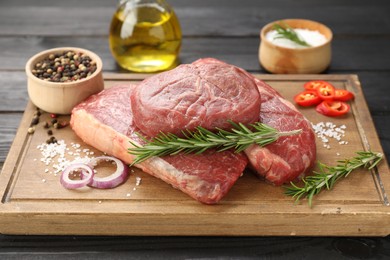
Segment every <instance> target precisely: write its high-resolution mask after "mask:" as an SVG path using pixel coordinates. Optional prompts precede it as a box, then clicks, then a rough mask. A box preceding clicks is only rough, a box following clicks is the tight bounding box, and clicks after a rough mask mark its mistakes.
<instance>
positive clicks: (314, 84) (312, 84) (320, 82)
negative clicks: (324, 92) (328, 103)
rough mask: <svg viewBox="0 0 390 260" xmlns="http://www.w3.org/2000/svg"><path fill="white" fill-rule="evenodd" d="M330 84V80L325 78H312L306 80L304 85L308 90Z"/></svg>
mask: <svg viewBox="0 0 390 260" xmlns="http://www.w3.org/2000/svg"><path fill="white" fill-rule="evenodd" d="M328 84H329V82H327V81H324V80H311V81H308V82H306V83H305V84H304V85H303V87H304V88H305V89H307V90H316V89H317V88H319V87H320V86H323V85H328Z"/></svg>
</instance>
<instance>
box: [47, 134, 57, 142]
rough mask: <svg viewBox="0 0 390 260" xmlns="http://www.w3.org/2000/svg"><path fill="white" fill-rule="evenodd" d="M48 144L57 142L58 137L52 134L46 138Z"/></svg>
mask: <svg viewBox="0 0 390 260" xmlns="http://www.w3.org/2000/svg"><path fill="white" fill-rule="evenodd" d="M46 143H47V144H54V143H57V139H56V138H55V137H54V136H51V137H50V138H49V139H47V140H46Z"/></svg>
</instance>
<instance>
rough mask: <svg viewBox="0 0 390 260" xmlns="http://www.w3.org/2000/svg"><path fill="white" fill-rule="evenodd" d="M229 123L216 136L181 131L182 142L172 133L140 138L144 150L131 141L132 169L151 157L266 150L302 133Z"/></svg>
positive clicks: (205, 131)
mask: <svg viewBox="0 0 390 260" xmlns="http://www.w3.org/2000/svg"><path fill="white" fill-rule="evenodd" d="M229 122H230V123H231V125H232V127H233V128H232V129H231V131H226V130H223V129H219V128H217V129H216V132H212V131H210V130H207V129H205V128H203V127H197V128H196V130H195V131H193V132H191V131H188V130H186V131H183V132H182V133H183V136H184V138H182V137H178V136H176V135H174V134H172V133H160V134H159V135H157V136H156V137H154V138H152V139H151V140H147V139H146V138H145V137H142V136H141V138H142V139H143V140H144V141H145V142H146V144H145V145H144V146H139V145H136V144H135V143H134V142H131V141H130V143H131V144H132V145H133V147H132V148H129V149H128V152H129V153H130V154H132V155H135V156H136V158H135V160H134V162H133V163H132V165H134V164H137V163H140V162H143V161H145V160H147V159H149V158H151V157H153V156H164V155H175V154H178V153H180V152H184V153H195V154H200V153H203V152H204V151H206V150H208V149H211V148H215V149H217V151H218V152H222V151H225V150H228V149H235V152H237V153H239V152H242V151H244V150H245V149H246V148H248V147H249V146H250V145H252V144H257V145H260V146H265V145H268V144H270V143H272V142H275V141H276V140H277V139H278V138H279V137H282V136H288V135H296V134H300V133H301V132H302V130H301V129H298V130H293V131H288V132H279V131H277V130H276V129H275V128H272V127H270V126H268V125H265V124H262V123H259V122H257V123H254V124H251V125H249V126H248V127H247V126H245V125H244V124H242V123H235V122H232V121H229ZM251 129H253V130H251ZM138 135H139V134H138ZM139 136H140V135H139Z"/></svg>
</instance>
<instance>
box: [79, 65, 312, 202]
mask: <svg viewBox="0 0 390 260" xmlns="http://www.w3.org/2000/svg"><path fill="white" fill-rule="evenodd" d="M218 67H221V69H218ZM195 72H196V73H195ZM208 73H209V74H208ZM168 76H169V77H168ZM166 77H167V78H166ZM206 78H207V81H206V80H205V79H206ZM203 81H204V82H203ZM183 82H188V84H195V85H192V87H193V88H195V89H197V88H200V90H199V91H198V92H196V91H195V92H194V91H191V89H190V87H191V86H190V85H186V84H183ZM199 82H203V83H199ZM152 83H153V84H156V85H157V86H152V85H151V84H152ZM179 83H180V84H179ZM159 84H161V87H159ZM170 84H172V85H174V86H175V85H176V84H178V85H177V86H176V87H171V85H170ZM229 84H230V85H229ZM241 84H246V85H245V86H246V87H244V86H242V85H241ZM141 85H142V86H143V87H142V88H140V87H135V86H130V85H128V86H117V87H113V88H111V89H108V90H104V91H102V92H101V93H99V94H97V95H94V96H91V97H90V98H88V99H87V100H86V101H84V102H83V103H81V104H79V105H78V106H76V107H75V108H74V109H73V111H72V118H71V125H72V128H73V130H74V131H75V132H76V134H77V135H78V136H79V137H81V138H82V139H83V141H85V142H86V143H88V144H90V145H92V146H94V147H95V148H97V149H99V150H101V151H103V152H106V153H107V154H110V155H113V156H115V157H117V158H120V159H122V160H124V161H126V162H127V163H131V162H132V161H133V160H134V156H132V155H130V154H129V153H128V151H127V150H128V148H129V147H130V143H129V140H133V141H135V142H139V143H142V142H141V141H140V139H139V138H138V136H137V135H136V134H135V132H139V133H141V134H148V135H149V136H153V135H155V134H157V133H158V132H159V131H170V132H174V133H179V132H180V131H181V130H183V129H184V128H193V127H194V126H196V125H198V124H201V125H203V126H204V127H208V128H212V127H215V126H219V127H225V125H224V122H226V120H227V119H232V120H234V121H237V122H245V123H250V122H254V121H259V120H260V121H262V122H264V123H266V124H268V125H270V126H272V127H275V128H276V129H278V130H280V131H289V130H295V129H302V130H303V132H302V134H300V135H295V136H286V137H282V138H280V139H279V140H278V141H276V142H274V143H272V144H270V145H268V146H267V147H264V148H261V147H258V146H256V145H252V146H251V147H250V148H248V149H247V150H246V151H245V154H246V155H247V157H248V158H249V162H250V163H251V168H253V169H254V170H255V171H256V172H257V174H258V175H259V176H263V177H265V179H266V180H268V181H270V182H272V183H274V184H275V185H280V184H282V183H285V182H289V181H291V180H293V179H295V178H297V177H298V176H299V175H301V174H304V173H305V172H307V171H308V170H309V169H310V168H311V167H312V166H313V164H314V162H315V157H316V147H315V136H314V133H313V131H312V129H311V125H310V122H309V121H308V120H307V119H306V118H305V117H304V116H303V115H302V114H301V113H300V112H299V111H298V110H297V109H296V108H295V107H294V106H293V105H292V104H291V103H290V102H288V101H286V100H285V99H283V98H282V97H281V96H280V95H279V93H278V92H277V91H275V90H274V89H272V88H271V87H270V86H268V85H267V84H265V83H264V82H262V81H260V80H258V79H256V78H255V77H254V76H252V75H251V74H249V73H247V72H246V71H244V70H242V69H240V68H238V67H234V66H231V65H228V64H226V63H224V62H221V61H218V60H215V59H211V58H209V59H201V60H198V61H196V62H194V63H193V64H192V65H191V66H185V65H183V66H179V67H178V68H177V69H174V70H172V71H170V72H166V73H161V74H158V75H156V76H152V77H150V78H149V79H147V80H146V82H143V83H142V84H141ZM221 85H223V86H221ZM164 86H165V88H164ZM179 86H182V87H183V89H184V90H183V92H182V93H181V92H178V91H179V89H180V88H179ZM226 86H230V88H234V87H237V86H239V87H238V88H239V89H240V91H238V92H234V91H231V90H230V88H228V89H226ZM148 87H150V89H148ZM253 88H255V90H253ZM145 89H146V90H145ZM153 89H154V90H153ZM216 89H221V90H224V91H226V93H224V94H222V93H219V94H218V95H216V94H215V93H216ZM170 91H171V92H172V93H170ZM213 91H214V92H215V93H214V92H213ZM203 92H207V93H208V94H207V95H206V96H205V97H203ZM217 92H218V91H217ZM162 93H165V94H162ZM194 93H195V94H194ZM210 93H214V94H213V95H212V94H210ZM249 93H252V95H253V100H252V99H251V96H250V95H249ZM259 93H260V94H259ZM182 94H183V95H182ZM143 95H145V96H146V97H148V98H151V100H152V101H150V100H148V98H144V97H143ZM191 95H195V96H196V98H195V99H193V100H192V99H191ZM222 96H223V98H222ZM157 97H158V98H157ZM237 97H240V98H237ZM139 98H140V100H138V99H139ZM213 98H215V99H217V100H219V101H220V100H223V101H224V102H222V103H219V101H218V102H217V103H215V104H219V105H221V106H222V107H223V109H221V111H219V110H218V109H217V110H215V109H216V107H213V106H214V105H215V104H214V103H213V102H212V99H213ZM258 98H260V102H258V101H257V99H258ZM159 99H163V100H159ZM164 99H167V100H168V101H167V100H164ZM203 99H204V100H208V101H207V102H203V101H202V102H203V103H202V102H201V101H200V100H203ZM228 99H232V100H234V102H233V101H231V100H230V101H228ZM172 100H174V101H175V100H176V101H177V102H173V103H175V104H176V105H175V106H171V103H172V102H171V101H172ZM191 100H192V101H191ZM188 102H195V104H194V106H191V105H189V103H188ZM134 103H136V105H135V104H134ZM225 103H226V106H224V105H223V104H225ZM236 103H237V104H236ZM260 103H261V111H260V109H259V108H260ZM153 104H158V106H154V105H153ZM202 104H205V105H206V104H207V106H208V109H206V110H203V108H202V106H201V105H202ZM210 104H211V105H210ZM255 104H257V105H256V106H257V107H256V106H255ZM160 106H161V110H163V112H159V110H158V108H159V107H160ZM175 109H177V110H178V111H179V114H175V113H176V112H175ZM198 109H199V110H200V112H197V110H198ZM143 110H145V111H146V112H145V111H143ZM241 110H242V111H241ZM151 111H154V112H153V113H152V112H151ZM183 111H184V112H183ZM189 111H191V112H189ZM202 111H203V112H202ZM205 111H206V112H205ZM212 111H213V112H212ZM253 111H254V112H256V116H255V118H254V115H253V114H254V112H253ZM142 113H144V114H145V115H144V114H142ZM186 113H187V115H186ZM188 115H191V116H188ZM259 115H260V116H259ZM137 116H138V119H137ZM143 116H145V118H144V117H143ZM176 116H177V117H178V118H176ZM187 116H188V117H187ZM198 116H199V117H200V118H201V119H198V118H197V117H198ZM240 116H242V117H243V118H242V119H241V118H240ZM152 119H155V120H156V121H155V122H153V120H152ZM210 120H211V121H210ZM142 121H144V122H142ZM166 121H167V122H166ZM214 121H215V122H216V123H215V122H214ZM143 123H145V124H143ZM160 124H161V126H162V128H160ZM139 125H140V128H138V126H139ZM228 126H229V127H230V125H228ZM141 127H144V128H145V131H147V132H148V133H145V132H144V130H143V129H141ZM152 128H153V129H152ZM169 129H171V130H169ZM148 130H149V131H148ZM248 158H246V156H245V155H243V154H235V153H233V152H231V151H225V152H222V153H216V152H215V151H207V152H205V153H204V154H201V155H193V154H192V155H184V154H180V155H177V156H166V157H162V158H152V159H149V160H147V161H145V162H143V163H141V164H138V165H137V167H139V168H141V169H142V170H143V171H145V172H147V173H149V174H151V175H153V176H155V177H158V178H160V179H162V180H164V181H165V182H167V183H169V184H171V185H172V186H174V187H175V188H178V189H180V190H182V191H183V192H185V193H187V194H188V195H190V196H191V197H193V198H195V199H197V200H199V201H201V202H203V203H208V204H212V203H216V202H218V201H219V200H220V199H221V198H222V197H223V196H225V195H226V193H227V192H228V191H229V189H230V188H231V187H232V185H233V184H234V183H235V181H236V180H237V179H238V178H239V176H240V175H241V174H242V172H243V170H244V168H245V167H246V165H247V162H248Z"/></svg>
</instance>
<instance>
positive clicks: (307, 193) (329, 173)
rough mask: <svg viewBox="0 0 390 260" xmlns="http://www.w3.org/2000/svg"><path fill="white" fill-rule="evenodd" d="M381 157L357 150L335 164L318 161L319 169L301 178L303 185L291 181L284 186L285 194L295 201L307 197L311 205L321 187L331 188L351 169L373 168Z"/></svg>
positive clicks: (381, 155) (378, 154) (379, 154)
mask: <svg viewBox="0 0 390 260" xmlns="http://www.w3.org/2000/svg"><path fill="white" fill-rule="evenodd" d="M382 158H383V154H381V153H374V152H370V151H368V152H357V156H356V157H353V158H351V159H346V160H343V161H338V162H339V164H338V165H337V166H332V167H331V166H327V165H325V164H322V163H319V167H320V171H319V172H314V175H312V176H307V177H305V178H303V180H302V181H303V183H304V186H303V187H298V186H297V185H295V184H294V183H293V182H291V183H290V184H291V186H289V187H286V192H285V194H286V195H288V196H292V197H293V198H295V200H296V201H299V200H300V199H301V198H304V197H307V198H308V200H309V206H310V207H311V205H312V200H313V197H314V195H317V194H318V193H320V191H321V190H322V189H323V188H326V189H327V190H330V189H332V187H333V186H334V184H335V183H336V182H337V181H338V180H339V179H340V178H342V177H347V176H348V175H349V174H350V173H351V172H352V171H353V170H355V169H357V168H360V167H364V168H367V169H368V170H371V169H372V168H374V167H375V166H376V165H377V164H378V163H379V162H380V161H381V160H382Z"/></svg>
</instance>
